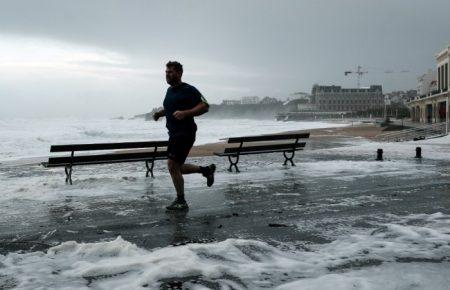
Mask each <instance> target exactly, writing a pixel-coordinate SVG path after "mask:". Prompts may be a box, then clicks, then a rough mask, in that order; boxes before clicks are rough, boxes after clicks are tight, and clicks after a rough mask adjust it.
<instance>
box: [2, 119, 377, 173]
mask: <svg viewBox="0 0 450 290" xmlns="http://www.w3.org/2000/svg"><path fill="white" fill-rule="evenodd" d="M300 132H310V133H311V136H310V140H314V141H317V142H333V141H335V140H337V139H339V138H343V137H360V138H366V139H373V138H374V137H375V136H377V135H378V134H380V133H382V132H383V128H381V127H380V126H378V125H374V124H372V123H362V124H355V125H353V126H352V125H349V126H345V127H330V128H320V129H309V130H295V131H280V132H277V133H275V134H285V133H300ZM307 143H308V142H307ZM226 146H227V144H226V142H225V141H222V142H214V143H207V144H201V145H194V147H192V149H191V152H190V153H189V157H206V156H213V155H214V152H221V151H223V150H224V148H225V147H226ZM145 151H147V150H146V149H141V150H118V151H117V153H122V152H145ZM47 158H48V156H41V157H30V158H19V159H14V160H5V161H1V162H0V166H22V165H39V164H40V163H41V162H45V161H46V160H47Z"/></svg>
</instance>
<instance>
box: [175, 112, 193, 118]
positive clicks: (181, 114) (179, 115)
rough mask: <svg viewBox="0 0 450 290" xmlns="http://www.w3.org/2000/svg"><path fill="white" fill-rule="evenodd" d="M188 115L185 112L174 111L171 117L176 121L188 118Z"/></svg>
mask: <svg viewBox="0 0 450 290" xmlns="http://www.w3.org/2000/svg"><path fill="white" fill-rule="evenodd" d="M188 115H189V113H188V112H187V111H175V113H173V116H174V117H175V119H177V120H183V119H184V118H186V117H188Z"/></svg>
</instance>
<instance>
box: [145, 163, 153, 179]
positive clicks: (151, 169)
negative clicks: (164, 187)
mask: <svg viewBox="0 0 450 290" xmlns="http://www.w3.org/2000/svg"><path fill="white" fill-rule="evenodd" d="M150 162H151V163H152V165H151V166H149V165H148V163H149V161H148V160H146V161H145V166H146V167H147V172H146V173H145V177H148V173H150V174H151V176H152V178H155V176H153V167H154V166H155V160H152V161H150Z"/></svg>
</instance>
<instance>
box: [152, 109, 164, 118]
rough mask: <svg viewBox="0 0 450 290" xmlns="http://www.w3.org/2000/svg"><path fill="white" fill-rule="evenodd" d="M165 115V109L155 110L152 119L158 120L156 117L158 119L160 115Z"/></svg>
mask: <svg viewBox="0 0 450 290" xmlns="http://www.w3.org/2000/svg"><path fill="white" fill-rule="evenodd" d="M165 115H166V111H164V109H161V110H159V111H156V112H155V113H154V114H153V120H155V121H158V119H159V118H160V117H162V116H165Z"/></svg>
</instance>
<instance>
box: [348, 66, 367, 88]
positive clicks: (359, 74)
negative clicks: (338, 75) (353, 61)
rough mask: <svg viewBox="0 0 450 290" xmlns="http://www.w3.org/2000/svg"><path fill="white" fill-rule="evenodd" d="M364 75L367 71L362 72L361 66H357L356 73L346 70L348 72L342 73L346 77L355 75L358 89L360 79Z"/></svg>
mask: <svg viewBox="0 0 450 290" xmlns="http://www.w3.org/2000/svg"><path fill="white" fill-rule="evenodd" d="M366 73H368V71H363V70H362V66H360V65H358V69H357V70H356V71H351V70H348V71H345V72H344V74H345V75H346V76H347V75H349V74H357V78H358V88H360V87H361V78H362V76H363V74H366Z"/></svg>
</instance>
